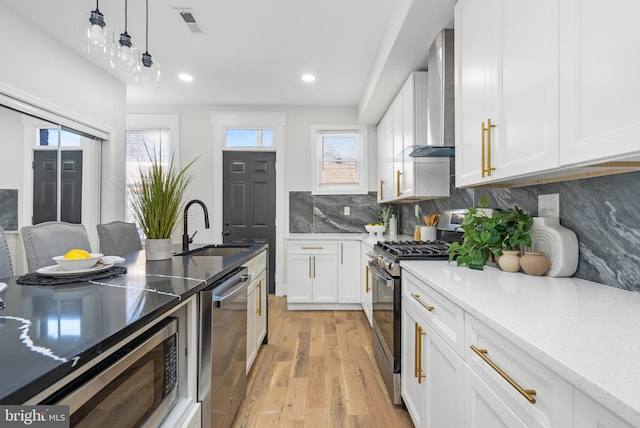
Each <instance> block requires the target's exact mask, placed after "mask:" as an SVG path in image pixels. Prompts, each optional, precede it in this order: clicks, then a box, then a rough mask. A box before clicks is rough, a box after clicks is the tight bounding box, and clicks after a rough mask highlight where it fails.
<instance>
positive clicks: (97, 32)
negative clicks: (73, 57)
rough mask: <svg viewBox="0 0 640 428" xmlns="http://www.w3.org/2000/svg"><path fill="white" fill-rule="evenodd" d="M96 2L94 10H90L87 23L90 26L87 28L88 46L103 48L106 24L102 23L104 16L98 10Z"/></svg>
mask: <svg viewBox="0 0 640 428" xmlns="http://www.w3.org/2000/svg"><path fill="white" fill-rule="evenodd" d="M98 2H99V0H96V10H92V11H91V15H90V17H89V23H90V24H91V26H90V27H89V31H88V33H87V38H88V39H89V43H90V44H93V45H95V46H105V45H106V43H107V31H106V29H105V25H106V23H105V21H104V15H103V14H102V13H101V12H100V9H99V8H98Z"/></svg>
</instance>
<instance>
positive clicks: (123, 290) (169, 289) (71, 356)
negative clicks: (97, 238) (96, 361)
mask: <svg viewBox="0 0 640 428" xmlns="http://www.w3.org/2000/svg"><path fill="white" fill-rule="evenodd" d="M194 247H196V246H193V245H192V247H191V248H194ZM265 247H266V245H265V244H258V245H254V246H252V247H250V248H248V249H247V250H246V251H243V252H241V253H239V254H237V255H234V256H226V257H207V256H197V255H189V256H174V257H172V258H171V259H169V260H162V261H147V260H146V259H145V254H144V251H140V252H134V253H130V254H128V255H126V256H125V258H126V266H127V268H128V272H127V274H126V275H123V276H119V277H113V278H108V279H102V280H97V281H94V282H84V283H72V284H66V285H57V286H29V285H19V284H17V283H16V279H17V277H12V278H9V279H0V281H3V282H6V283H7V285H8V288H7V290H6V291H4V292H1V293H0V297H2V298H3V299H4V301H5V303H6V307H5V308H4V309H3V310H0V403H1V404H22V403H24V402H26V401H27V400H28V399H29V398H31V397H33V396H34V395H36V394H38V393H39V392H40V391H42V390H44V389H46V388H47V387H48V386H50V385H52V384H53V383H55V382H57V381H58V380H60V379H62V378H64V377H65V376H67V375H68V374H70V373H71V372H73V371H74V370H77V369H78V368H80V367H82V366H83V365H84V364H87V363H88V362H90V361H91V359H93V358H95V357H96V356H98V355H100V354H101V353H102V352H104V351H106V350H108V349H109V348H110V347H112V346H114V345H115V344H117V343H118V342H120V341H121V340H123V339H125V338H126V337H128V336H130V335H131V334H133V333H134V332H136V331H137V330H138V329H140V328H142V327H143V326H145V325H146V324H147V323H149V322H150V321H152V320H154V319H156V318H158V317H160V316H162V315H163V314H165V313H166V312H167V311H169V310H171V309H172V308H174V307H175V306H176V305H178V304H180V302H182V301H184V300H185V299H187V298H189V297H190V296H192V295H194V294H195V293H197V292H199V291H200V290H202V289H204V288H206V287H207V286H208V285H210V284H213V283H214V282H215V281H216V280H218V279H219V278H221V277H222V276H224V275H225V274H227V273H229V272H230V271H232V270H233V269H235V268H237V267H239V266H241V265H243V264H244V263H245V262H246V261H248V260H249V259H250V258H251V257H253V256H254V255H255V254H256V253H257V252H259V251H261V250H262V249H264V248H265Z"/></svg>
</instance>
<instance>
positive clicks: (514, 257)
mask: <svg viewBox="0 0 640 428" xmlns="http://www.w3.org/2000/svg"><path fill="white" fill-rule="evenodd" d="M496 216H497V218H498V229H499V232H500V238H501V240H500V248H499V251H500V254H496V256H499V258H498V265H499V266H500V268H501V269H502V270H504V271H507V272H517V271H519V270H520V251H521V248H522V247H529V246H531V236H530V235H529V234H528V233H527V232H528V230H529V228H530V227H531V224H532V223H533V219H532V218H531V217H529V215H528V214H527V213H525V212H524V210H522V208H520V207H518V206H517V205H514V206H513V207H510V208H507V209H505V210H502V211H497V212H496Z"/></svg>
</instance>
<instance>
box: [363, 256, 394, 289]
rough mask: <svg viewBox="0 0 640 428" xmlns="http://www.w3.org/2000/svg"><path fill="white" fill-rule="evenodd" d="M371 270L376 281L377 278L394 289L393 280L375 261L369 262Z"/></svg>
mask: <svg viewBox="0 0 640 428" xmlns="http://www.w3.org/2000/svg"><path fill="white" fill-rule="evenodd" d="M369 270H370V271H371V272H372V274H371V278H372V279H375V278H376V277H377V278H378V279H380V280H381V281H383V282H384V283H385V284H386V285H387V287H389V288H393V287H394V281H393V278H392V277H391V276H390V275H389V274H388V273H386V272H385V271H384V270H382V269H380V267H379V266H378V265H376V264H375V263H374V262H373V261H369Z"/></svg>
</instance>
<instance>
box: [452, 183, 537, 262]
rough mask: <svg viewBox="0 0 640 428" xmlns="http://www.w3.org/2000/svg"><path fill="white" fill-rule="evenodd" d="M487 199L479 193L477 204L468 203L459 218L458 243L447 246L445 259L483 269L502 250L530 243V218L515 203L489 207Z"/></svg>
mask: <svg viewBox="0 0 640 428" xmlns="http://www.w3.org/2000/svg"><path fill="white" fill-rule="evenodd" d="M488 205H489V199H488V198H487V197H486V195H483V196H482V197H481V198H480V199H479V201H478V206H479V208H475V207H470V208H469V209H468V212H467V214H466V215H465V217H464V219H463V221H462V225H461V227H462V229H463V234H462V238H463V241H462V244H459V243H457V242H454V243H452V244H451V246H450V247H449V260H453V259H456V262H457V263H458V265H466V266H468V267H469V268H471V269H483V268H484V266H485V265H486V264H487V260H489V258H490V257H491V256H492V255H493V256H495V257H498V256H501V255H502V252H503V250H505V251H507V250H514V249H519V248H520V247H521V246H530V245H531V237H530V236H529V234H528V233H527V231H528V230H529V227H531V224H532V222H533V220H532V219H531V217H529V216H528V215H527V214H526V213H525V212H524V211H523V210H522V209H521V208H519V207H518V206H517V205H516V206H514V207H511V208H507V209H505V210H489V209H486V207H487V206H488Z"/></svg>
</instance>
